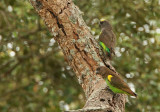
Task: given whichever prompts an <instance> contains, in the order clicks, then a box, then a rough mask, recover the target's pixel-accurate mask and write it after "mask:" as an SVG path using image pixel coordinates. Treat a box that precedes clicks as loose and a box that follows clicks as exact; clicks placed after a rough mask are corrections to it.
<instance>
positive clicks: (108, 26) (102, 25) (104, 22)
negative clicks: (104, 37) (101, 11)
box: [99, 20, 112, 30]
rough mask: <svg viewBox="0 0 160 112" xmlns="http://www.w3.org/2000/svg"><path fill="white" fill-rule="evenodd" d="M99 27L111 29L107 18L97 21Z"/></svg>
mask: <svg viewBox="0 0 160 112" xmlns="http://www.w3.org/2000/svg"><path fill="white" fill-rule="evenodd" d="M99 27H100V28H101V29H106V30H112V26H111V24H110V23H109V22H108V21H107V20H101V21H100V23H99Z"/></svg>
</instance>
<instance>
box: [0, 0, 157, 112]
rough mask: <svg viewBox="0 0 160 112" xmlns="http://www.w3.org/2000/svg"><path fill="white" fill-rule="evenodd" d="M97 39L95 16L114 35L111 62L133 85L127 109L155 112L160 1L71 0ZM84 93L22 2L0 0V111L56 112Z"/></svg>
mask: <svg viewBox="0 0 160 112" xmlns="http://www.w3.org/2000/svg"><path fill="white" fill-rule="evenodd" d="M73 1H74V3H75V4H76V5H78V6H79V8H80V10H82V11H83V12H84V16H83V18H84V20H85V22H86V23H87V25H88V26H90V28H91V30H92V33H93V34H94V35H95V36H96V37H98V35H99V33H100V29H99V27H98V22H99V19H101V18H104V19H108V20H109V21H110V22H111V24H112V25H113V29H114V32H115V34H116V36H117V48H116V54H117V57H115V58H114V62H113V65H114V67H115V68H116V69H117V71H118V72H119V73H121V75H122V76H123V77H124V79H126V80H127V82H128V83H129V84H130V86H132V88H133V89H134V88H135V91H136V92H137V94H138V98H137V99H134V98H130V97H129V102H128V103H127V104H126V111H127V112H159V111H160V74H159V72H160V64H159V63H160V22H159V20H160V1H159V0H73ZM84 102H85V96H84V95H83V91H82V89H81V87H80V86H79V84H78V82H77V80H76V77H75V75H74V72H72V70H71V68H70V67H69V66H68V64H67V63H66V62H65V60H64V57H63V54H62V52H61V50H59V47H58V45H57V43H55V41H54V39H53V38H52V36H51V34H50V33H49V31H48V30H47V28H46V26H45V25H44V23H43V21H42V19H41V18H40V17H39V16H38V15H37V13H36V12H35V10H34V9H33V7H32V6H31V5H30V3H29V2H28V1H26V0H1V1H0V112H60V111H62V110H66V109H78V108H81V107H83V105H84Z"/></svg>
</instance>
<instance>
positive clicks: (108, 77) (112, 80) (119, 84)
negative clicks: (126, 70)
mask: <svg viewBox="0 0 160 112" xmlns="http://www.w3.org/2000/svg"><path fill="white" fill-rule="evenodd" d="M96 74H100V75H101V76H102V77H103V79H104V80H105V81H106V83H107V85H108V86H109V88H110V89H111V90H112V91H113V92H114V93H123V94H127V95H131V96H135V97H137V94H136V93H134V92H133V91H132V90H131V89H130V88H129V86H128V85H127V83H126V82H124V81H123V79H122V78H121V77H120V76H119V75H118V74H116V73H115V72H113V71H112V70H110V69H109V68H108V67H104V66H100V67H98V68H97V69H96Z"/></svg>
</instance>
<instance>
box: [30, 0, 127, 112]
mask: <svg viewBox="0 0 160 112" xmlns="http://www.w3.org/2000/svg"><path fill="white" fill-rule="evenodd" d="M30 2H31V4H32V5H33V7H34V8H35V10H36V11H37V13H38V14H39V15H40V17H41V18H42V19H43V20H44V22H45V23H46V25H47V27H48V29H49V30H50V32H51V33H52V34H53V37H54V39H55V40H56V42H57V43H58V44H59V46H60V47H61V49H62V51H63V53H64V56H65V58H66V59H67V61H68V64H69V65H70V66H71V67H72V68H73V70H74V72H75V73H76V76H77V79H78V81H79V84H80V85H81V86H82V88H83V90H84V93H85V96H86V103H85V106H84V107H83V108H82V109H79V110H72V112H93V111H94V112H124V111H125V110H124V109H125V102H126V101H125V95H122V94H118V95H116V96H114V95H113V93H112V92H111V91H109V90H108V89H106V87H107V85H106V83H105V81H104V80H103V79H102V77H101V76H99V75H96V73H95V71H96V68H97V67H98V66H103V65H104V66H107V67H109V68H110V69H112V70H113V71H115V70H114V69H113V67H112V65H110V62H109V61H106V62H104V61H103V60H102V58H101V50H100V49H99V46H98V44H97V42H96V41H95V39H94V37H93V36H92V35H91V33H90V30H89V29H88V27H87V25H86V24H85V22H84V20H83V18H82V12H81V11H80V10H79V8H78V7H77V6H76V5H75V4H74V3H73V2H72V1H71V0H30ZM115 72H116V71H115Z"/></svg>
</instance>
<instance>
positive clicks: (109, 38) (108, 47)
mask: <svg viewBox="0 0 160 112" xmlns="http://www.w3.org/2000/svg"><path fill="white" fill-rule="evenodd" d="M99 26H100V28H101V34H100V36H99V44H100V46H101V47H102V48H103V52H104V53H106V55H107V56H108V58H109V59H110V60H111V59H112V56H113V55H115V52H114V48H115V44H116V36H115V34H114V33H113V31H112V26H111V25H110V23H109V22H108V21H106V20H101V21H100V24H99Z"/></svg>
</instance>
